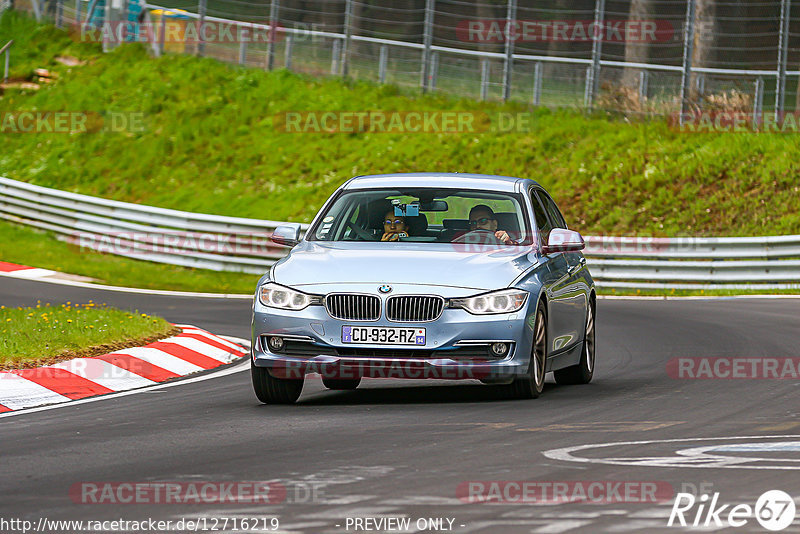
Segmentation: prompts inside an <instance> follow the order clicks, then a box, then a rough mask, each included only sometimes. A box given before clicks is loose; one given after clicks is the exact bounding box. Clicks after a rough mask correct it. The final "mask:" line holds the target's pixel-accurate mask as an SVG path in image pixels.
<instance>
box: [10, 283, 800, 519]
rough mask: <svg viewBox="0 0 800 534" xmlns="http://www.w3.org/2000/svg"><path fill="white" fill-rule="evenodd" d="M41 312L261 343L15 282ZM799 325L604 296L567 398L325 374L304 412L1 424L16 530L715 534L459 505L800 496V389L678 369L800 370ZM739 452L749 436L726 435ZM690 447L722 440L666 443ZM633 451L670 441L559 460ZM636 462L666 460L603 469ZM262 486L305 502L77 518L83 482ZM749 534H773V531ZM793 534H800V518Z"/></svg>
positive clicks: (552, 510)
mask: <svg viewBox="0 0 800 534" xmlns="http://www.w3.org/2000/svg"><path fill="white" fill-rule="evenodd" d="M37 299H39V300H42V301H43V302H52V303H61V302H65V301H67V300H70V301H73V302H75V301H77V302H85V301H88V300H89V299H93V300H94V301H95V302H105V303H108V304H110V305H114V306H118V307H122V308H130V309H138V310H140V311H142V312H147V313H154V314H159V315H162V316H164V317H166V318H167V319H169V320H171V321H173V322H181V323H191V324H195V325H197V326H199V327H201V328H206V329H208V330H210V331H212V332H214V333H217V334H226V335H233V336H239V337H245V338H246V337H248V334H249V313H250V310H249V302H248V301H245V300H221V299H202V298H189V297H170V296H155V295H141V294H127V293H119V292H110V291H98V290H92V289H84V288H76V287H67V286H59V285H54V284H47V283H41V282H35V281H26V280H16V279H10V278H0V303H2V304H4V305H6V306H18V305H30V304H35V303H36V300H37ZM798 312H800V301H798V300H768V299H763V300H757V299H746V300H745V299H742V300H734V299H724V300H669V301H660V300H659V301H648V300H601V301H599V304H598V311H597V321H598V322H597V325H598V339H597V351H598V352H597V354H598V357H597V358H598V361H597V370H596V374H595V381H594V382H593V383H592V384H590V385H586V386H557V385H555V384H554V383H553V382H552V381H551V380H550V379H549V377H548V383H547V386H546V390H545V392H544V394H543V395H542V397H540V398H539V399H538V400H532V401H507V400H500V399H499V398H498V396H497V390H496V389H495V388H493V387H490V386H483V385H479V384H478V383H477V382H475V383H471V382H443V381H437V382H436V383H433V382H424V381H414V382H408V381H398V380H370V381H366V382H365V384H364V385H362V386H361V388H359V389H358V390H357V391H354V392H330V391H327V390H325V389H324V388H323V386H322V384H321V383H320V381H319V380H314V379H308V380H307V381H306V386H305V389H304V391H303V395H302V396H301V398H300V402H299V403H298V404H297V405H295V406H265V405H261V404H259V403H258V402H257V401H256V399H255V397H254V395H253V393H252V390H251V386H250V382H249V380H250V378H249V372H247V371H246V370H243V371H242V372H233V373H229V374H224V373H223V376H219V377H216V378H211V379H208V380H204V381H195V382H189V383H186V384H182V385H177V386H175V387H168V388H162V389H154V390H143V391H142V392H141V393H138V394H134V395H128V396H123V397H116V398H109V399H103V400H100V401H97V402H89V403H83V404H75V405H67V406H63V407H60V408H56V409H51V410H46V411H40V412H34V413H27V414H21V415H16V416H13V417H5V418H0V518H5V519H10V518H19V519H28V520H31V521H34V523H36V522H38V520H39V518H47V519H48V520H53V519H75V520H113V519H120V518H121V519H126V520H137V521H140V520H145V519H148V518H153V519H165V520H166V519H171V520H173V521H176V520H179V519H181V518H185V519H190V518H192V519H194V518H202V517H206V518H208V519H207V521H210V520H211V519H213V518H217V519H221V518H239V519H241V518H245V517H248V518H249V517H259V518H272V517H276V518H278V520H279V522H280V530H279V531H281V532H283V531H289V532H331V533H333V532H340V533H341V532H354V531H355V530H354V527H353V525H352V523H351V524H350V527H349V529H348V528H347V526H348V523H347V519H348V518H354V517H371V518H375V519H377V518H380V517H409V518H411V520H412V523H411V524H412V526H414V525H415V521H416V520H417V519H419V518H443V519H447V518H449V519H453V520H454V521H453V526H452V529H453V530H452V531H453V532H487V533H488V532H547V533H553V534H555V533H559V532H587V533H594V532H657V531H670V532H696V531H698V529H696V528H679V527H672V528H667V526H666V522H667V518H668V516H669V513H670V509H671V506H672V500H671V499H670V500H668V501H665V502H660V503H652V502H621V503H620V502H608V503H599V504H597V503H591V504H590V503H579V502H561V503H556V504H541V503H539V502H534V503H526V504H490V503H480V504H477V503H466V502H463V501H462V500H459V498H458V496H459V494H458V493H457V488H458V487H459V485H460V484H462V483H464V482H468V481H508V480H511V481H539V482H558V481H652V482H656V483H659V484H664V483H666V484H669V485H670V487H671V488H672V489H673V491H680V490H681V489H690V488H691V487H692V486H695V487H698V488H699V487H701V486H703V489H704V490H705V492H706V493H713V492H719V493H720V497H719V499H720V501H721V502H725V503H749V504H751V505H753V504H755V502H756V499H757V498H758V496H759V495H761V494H762V493H763V492H765V491H767V490H771V489H781V490H784V491H786V492H788V493H789V494H790V495H792V496H793V497H794V498H795V500H796V501H797V500H798V499H799V498H800V476H798V475H800V471H798V470H797V468H798V467H800V447H797V446H793V445H791V443H792V442H794V443H796V444H800V443H798V442H800V438H798V437H796V435H797V434H800V391H799V390H798V388H800V381H799V380H796V379H787V380H720V379H717V380H679V379H675V378H672V377H670V375H669V373H668V372H667V363H668V361H669V360H670V359H672V358H676V357H685V356H692V357H694V356H707V357H715V356H742V357H750V358H771V357H795V358H796V357H798V356H799V354H798V340H800V320H799V319H798V318H799V317H800V313H798ZM242 369H246V367H245V366H242ZM759 436H770V437H764V438H759ZM771 436H793V437H771ZM723 437H727V438H732V439H729V440H725V441H722V440H720V441H714V440H712V439H710V438H723ZM684 438H703V439H700V440H698V441H692V442H666V443H664V442H662V441H663V440H676V439H684ZM629 441H648V442H652V443H647V444H635V445H620V446H612V447H604V448H591V449H587V450H583V451H578V452H573V453H572V454H573V455H575V456H580V457H581V458H582V459H583V460H588V461H571V460H565V459H564V458H563V456H564V453H563V452H556V453H553V452H548V455H547V456H546V455H545V454H544V453H545V452H547V451H553V450H555V449H562V448H566V447H576V446H582V445H590V444H604V443H609V442H629ZM755 442H768V443H781V444H782V445H779V446H777V450H772V451H768V452H763V451H762V452H750V453H747V454H746V456H754V455H755V456H758V457H760V458H761V457H763V458H764V461H759V460H757V461H754V462H751V463H744V464H735V463H733V464H729V465H725V466H706V467H705V468H702V467H699V466H698V465H697V464H690V463H689V462H688V461H685V458H686V457H685V456H684V457H682V458H683V460H684V462H683V463H681V462H680V461H678V460H680V459H681V456H680V455H676V451H679V450H684V449H689V448H693V447H701V446H716V445H719V444H720V443H723V444H734V445H737V444H748V443H755ZM787 443H788V445H787ZM763 448H764V447H763V446H761V449H763ZM756 449H757V450H760V449H759V448H758V447H756ZM725 454H729V455H737V454H738V455H742V453H735V452H734V453H725ZM623 456H624V457H629V458H630V457H646V458H649V460H645V461H642V462H635V461H630V460H625V461H619V462H618V463H601V462H604V461H605V460H603V459H604V458H606V457H623ZM660 458H661V460H659V459H660ZM670 458H673V459H674V458H678V460H676V461H671V460H670ZM792 462H794V463H792ZM753 467H759V468H753ZM254 480H257V481H262V480H277V481H280V483H282V484H283V485H284V486H285V487H286V488H287V491H288V494H287V498H286V499H285V500H284V501H283V502H281V503H277V504H274V505H265V504H258V505H249V504H243V503H237V504H230V503H226V504H122V505H120V504H117V505H112V504H81V503H76V502H74V501H73V499H71V498H70V494H69V490H70V487H72V486H73V485H74V484H76V483H81V482H204V481H216V482H220V481H254ZM312 487H313V488H314V491H315V495H313V496H312V497H309V496H308V495H307V491H308V490H309V489H310V488H312ZM309 499H310V500H313V501H314V502H306V501H308V500H309ZM799 508H800V507H799ZM694 510H696V509H693V511H692V514H691V516H690V515H689V514H687V518H688V519H690V520H691V519H692V517H693V515H694ZM206 525H207V526H208V527H210V526H211V523H210V522H209V523H207V524H206ZM219 525H220V528H221V523H220V524H219ZM444 525H445V526H446V525H448V523H447V521H444ZM4 531H7V532H14V530H13V529H10V528H8V529H7V530H4ZM52 531H54V532H56V530H52ZM75 531H77V530H63V532H75ZM225 531H228V532H231V531H232V529H231V528H230V524H229V526H228V528H227V529H225ZM738 531H739V532H766V530H764V529H763V528H761V527H760V526H759V525H758V524H757V523H756V522H755V520H750V522H749V523H748V525H747V526H746V527H744V528H743V529H738ZM58 532H61V531H58ZM783 532H800V520H795V522H794V523H793V525H791V526H790V527H789V528H787V529H786V530H784V531H783Z"/></svg>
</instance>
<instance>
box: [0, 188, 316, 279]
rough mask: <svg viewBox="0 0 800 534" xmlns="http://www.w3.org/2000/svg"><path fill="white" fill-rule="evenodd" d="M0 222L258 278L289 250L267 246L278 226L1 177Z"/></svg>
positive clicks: (137, 255) (92, 246) (149, 258)
mask: <svg viewBox="0 0 800 534" xmlns="http://www.w3.org/2000/svg"><path fill="white" fill-rule="evenodd" d="M0 218H3V219H6V220H9V221H12V222H16V223H20V224H25V225H28V226H33V227H35V228H39V229H42V230H48V231H51V232H55V233H56V234H57V236H58V237H59V239H62V240H64V241H67V242H69V243H73V244H75V245H77V246H80V247H82V248H88V249H92V250H95V251H97V252H106V253H111V254H117V255H120V256H127V257H130V258H135V259H141V260H147V261H154V262H159V263H169V264H173V265H181V266H184V267H195V268H199V269H212V270H215V271H238V272H246V273H253V274H261V273H264V272H266V270H267V269H268V268H269V266H270V265H272V263H274V262H275V260H278V259H280V258H281V257H283V256H284V255H285V253H286V249H284V248H283V247H280V246H278V245H274V244H272V243H271V241H270V236H271V235H272V231H273V230H274V229H275V227H276V226H278V225H280V224H282V223H280V222H275V221H264V220H258V219H245V218H239V217H225V216H221V215H207V214H200V213H190V212H185V211H178V210H170V209H164V208H156V207H152V206H142V205H139V204H130V203H127V202H118V201H114V200H106V199H102V198H97V197H92V196H87V195H80V194H77V193H70V192H67V191H61V190H58V189H50V188H47V187H41V186H37V185H32V184H28V183H25V182H19V181H16V180H10V179H8V178H2V177H0ZM304 228H307V225H304Z"/></svg>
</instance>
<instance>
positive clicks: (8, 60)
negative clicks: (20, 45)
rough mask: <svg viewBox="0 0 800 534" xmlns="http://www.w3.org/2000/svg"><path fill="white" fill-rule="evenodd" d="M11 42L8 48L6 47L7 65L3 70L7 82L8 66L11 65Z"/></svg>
mask: <svg viewBox="0 0 800 534" xmlns="http://www.w3.org/2000/svg"><path fill="white" fill-rule="evenodd" d="M13 42H14V41H11V43H13ZM11 43H9V45H8V48H6V60H5V64H6V67H5V69H4V70H3V83H7V82H8V68H9V65H10V62H11V58H10V54H11V46H10V44H11Z"/></svg>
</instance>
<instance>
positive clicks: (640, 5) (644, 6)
mask: <svg viewBox="0 0 800 534" xmlns="http://www.w3.org/2000/svg"><path fill="white" fill-rule="evenodd" d="M653 12H655V10H654V9H653V1H652V0H631V7H630V9H629V10H628V21H631V22H632V21H644V20H649V19H650V18H651V13H653ZM648 59H650V43H648V42H646V41H645V42H634V41H629V42H626V43H625V62H626V63H647V60H648ZM640 70H641V69H637V68H631V67H626V68H625V70H624V71H623V72H622V85H624V86H626V87H638V86H639V72H640Z"/></svg>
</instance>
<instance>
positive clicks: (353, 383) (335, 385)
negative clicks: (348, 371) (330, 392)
mask: <svg viewBox="0 0 800 534" xmlns="http://www.w3.org/2000/svg"><path fill="white" fill-rule="evenodd" d="M360 383H361V377H358V378H323V379H322V384H323V385H324V386H325V387H326V388H328V389H356V388H357V387H358V385H359V384H360Z"/></svg>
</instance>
